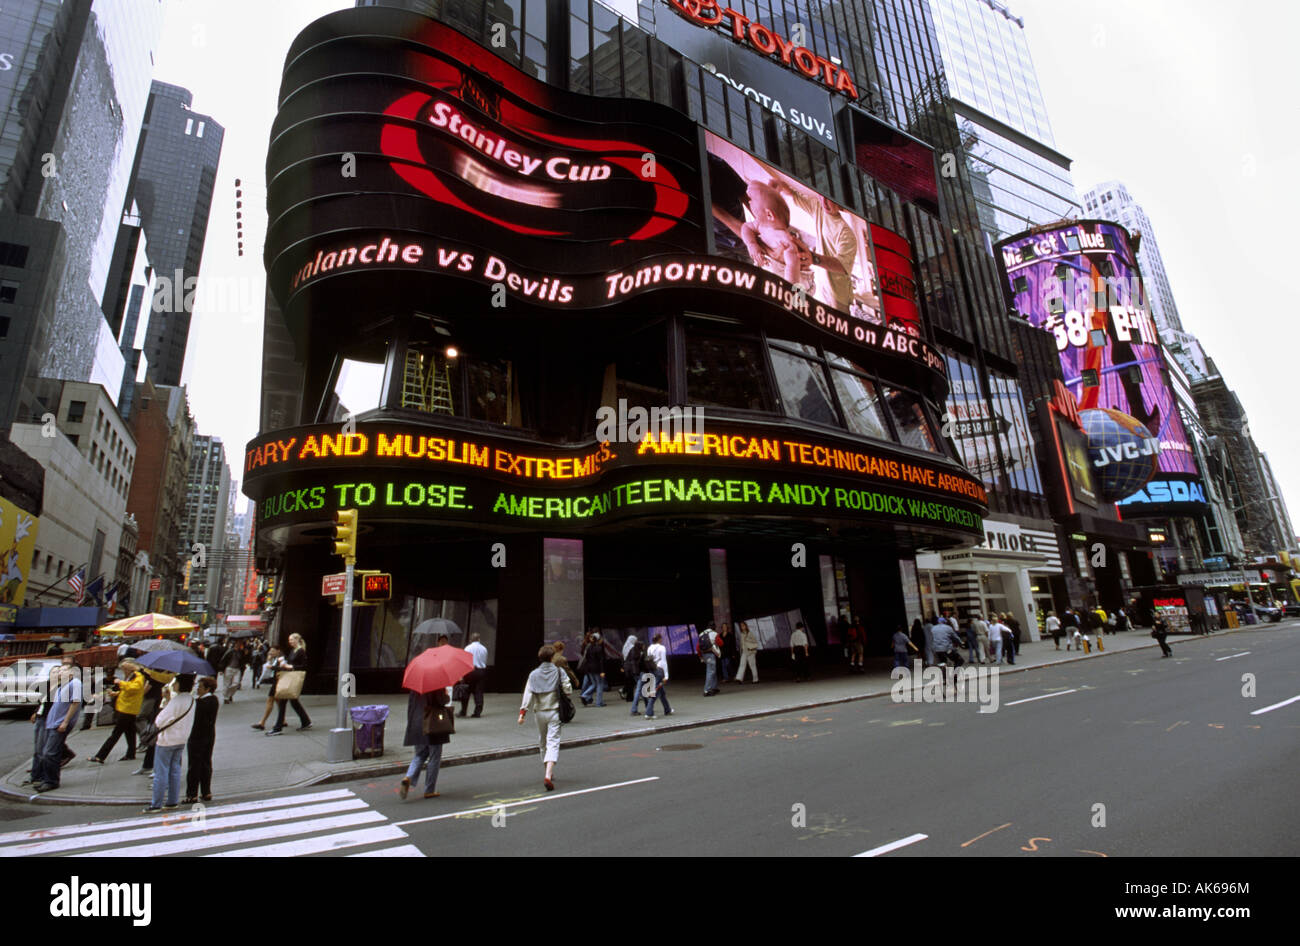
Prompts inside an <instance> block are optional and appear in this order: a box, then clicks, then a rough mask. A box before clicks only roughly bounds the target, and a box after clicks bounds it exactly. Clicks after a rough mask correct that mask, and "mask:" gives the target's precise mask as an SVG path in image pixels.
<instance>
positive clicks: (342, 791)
mask: <svg viewBox="0 0 1300 946" xmlns="http://www.w3.org/2000/svg"><path fill="white" fill-rule="evenodd" d="M355 797H356V796H355V795H353V794H352V792H351V790H349V789H346V788H339V789H331V790H330V791H327V792H313V793H311V794H309V795H288V796H285V797H284V798H268V799H264V800H262V801H250V802H240V803H238V804H233V805H212V806H208V805H205V806H204V816H205V817H206V818H208V819H211V818H213V817H216V816H221V815H228V814H234V813H236V812H241V811H265V810H267V809H270V808H285V807H288V806H290V805H302V804H309V803H313V802H323V801H330V800H332V799H337V798H355ZM190 811H191V809H189V808H178V809H177V812H178V813H180V814H185V815H188V814H190ZM173 817H175V816H173ZM157 823H158V816H157V815H149V816H148V817H145V818H127V819H124V820H122V821H99V822H86V823H83V824H69V825H60V826H59V827H57V828H50V829H48V830H39V829H37V830H32V831H13V832H10V833H9V834H0V845H4V844H11V843H14V842H21V841H33V840H38V839H49V838H61V837H71V836H73V835H82V834H94V833H96V832H108V831H118V830H121V829H123V828H133V827H138V826H141V825H150V824H157Z"/></svg>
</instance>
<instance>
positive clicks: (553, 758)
mask: <svg viewBox="0 0 1300 946" xmlns="http://www.w3.org/2000/svg"><path fill="white" fill-rule="evenodd" d="M554 656H555V651H554V650H552V649H551V648H550V647H543V648H542V649H541V650H539V651H538V652H537V659H538V661H540V664H539V666H538V667H537V669H536V670H534V671H533V672H532V673H530V674H529V675H528V683H527V684H525V686H524V698H523V702H521V703H520V705H519V725H520V726H522V725H523V724H524V716H525V715H526V714H527V713H528V711H529V710H532V711H533V715H534V716H535V717H536V718H537V732H538V736H539V738H540V742H541V750H542V762H543V764H544V765H545V775H544V776H543V777H542V784H543V785H545V786H546V790H547V791H548V792H549V791H551V790H552V789H554V788H555V779H554V776H555V763H556V762H558V761H559V759H560V725H561V724H560V698H559V696H558V691H559V690H561V689H563V690H564V692H565V693H572V692H573V690H572V688H571V687H570V686H569V678H568V677H566V676H565V675H564V674H562V673H561V672H560V668H559V667H557V666H555V664H553V663H551V659H552V658H553V657H554Z"/></svg>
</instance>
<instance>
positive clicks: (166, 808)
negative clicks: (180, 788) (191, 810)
mask: <svg viewBox="0 0 1300 946" xmlns="http://www.w3.org/2000/svg"><path fill="white" fill-rule="evenodd" d="M179 807H180V805H163V807H162V810H163V811H175V810H176V809H177V808H179Z"/></svg>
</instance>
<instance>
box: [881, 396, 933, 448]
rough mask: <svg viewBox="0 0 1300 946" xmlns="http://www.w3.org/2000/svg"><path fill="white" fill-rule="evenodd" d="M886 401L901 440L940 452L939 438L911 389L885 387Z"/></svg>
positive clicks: (905, 443) (917, 446)
mask: <svg viewBox="0 0 1300 946" xmlns="http://www.w3.org/2000/svg"><path fill="white" fill-rule="evenodd" d="M885 403H886V404H888V405H889V411H890V414H892V415H893V418H894V426H895V428H897V430H898V439H899V442H900V443H902V444H904V445H905V446H908V447H915V448H917V449H918V450H928V451H929V452H930V453H939V452H941V451H940V450H939V440H938V438H937V437H936V436H935V435H934V429H933V428H932V427H931V426H930V422H929V421H928V420H927V419H926V416H925V409H924V408H923V407H922V406H921V402H920V400H919V399H918V398H917V397H916V395H914V394H912V393H911V392H909V391H900V390H897V389H894V388H885Z"/></svg>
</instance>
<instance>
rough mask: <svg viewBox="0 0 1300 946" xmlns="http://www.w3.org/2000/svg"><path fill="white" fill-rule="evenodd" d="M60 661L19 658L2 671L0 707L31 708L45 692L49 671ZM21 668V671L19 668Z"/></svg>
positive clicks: (42, 658)
mask: <svg viewBox="0 0 1300 946" xmlns="http://www.w3.org/2000/svg"><path fill="white" fill-rule="evenodd" d="M61 662H62V661H60V660H59V658H57V657H55V658H49V657H33V658H31V659H25V660H19V661H17V662H15V663H13V664H10V665H9V666H8V667H5V668H4V670H3V671H0V673H3V678H2V679H0V707H3V708H4V709H14V708H17V707H24V706H30V707H31V708H32V709H33V710H34V709H36V707H37V704H39V703H40V701H41V698H42V696H43V695H44V693H45V687H46V683H47V682H48V681H49V679H50V671H51V670H52V669H54V668H55V667H57V666H58V665H59V664H60V663H61ZM20 668H21V673H19V672H18V671H19V669H20Z"/></svg>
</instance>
